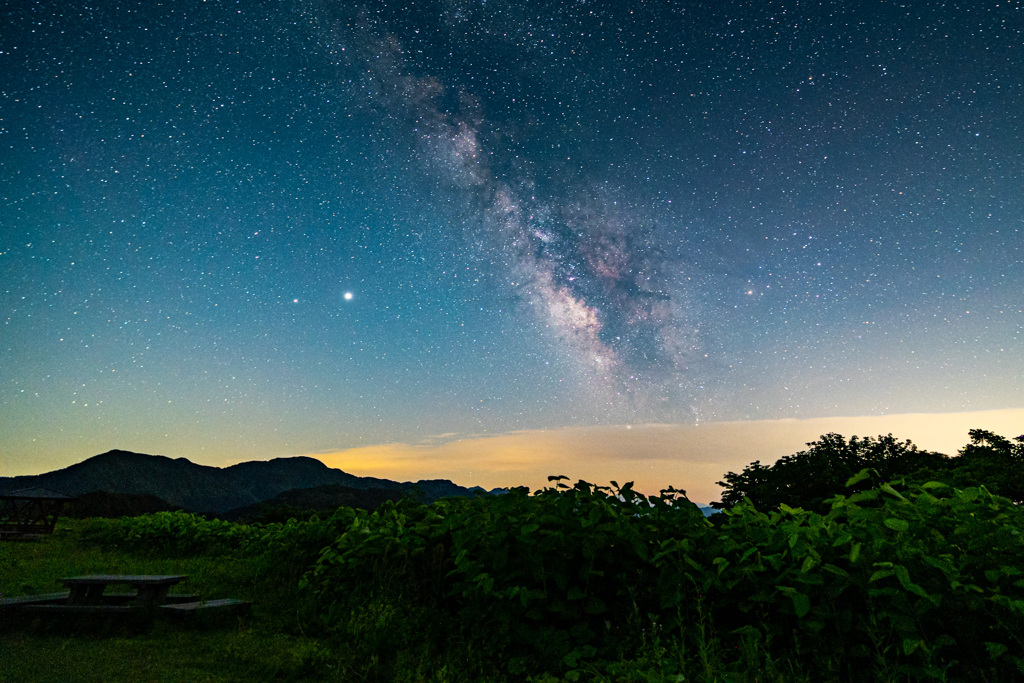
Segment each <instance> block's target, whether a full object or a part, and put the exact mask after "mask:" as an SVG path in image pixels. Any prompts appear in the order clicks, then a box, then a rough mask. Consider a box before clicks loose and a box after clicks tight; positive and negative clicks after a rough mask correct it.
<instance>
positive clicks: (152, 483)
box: [0, 450, 482, 514]
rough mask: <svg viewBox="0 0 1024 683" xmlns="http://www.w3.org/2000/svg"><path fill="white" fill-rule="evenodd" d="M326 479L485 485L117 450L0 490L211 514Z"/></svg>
mask: <svg viewBox="0 0 1024 683" xmlns="http://www.w3.org/2000/svg"><path fill="white" fill-rule="evenodd" d="M331 485H333V486H343V487H346V488H348V489H354V490H368V489H379V490H380V491H381V492H386V493H388V494H393V495H394V496H395V497H401V496H402V495H404V494H406V493H411V494H412V495H415V496H417V497H418V498H419V499H420V500H423V501H424V502H429V501H433V500H437V499H438V498H442V497H446V496H459V495H462V496H468V495H473V494H474V493H475V492H476V491H480V490H482V489H476V488H474V489H467V488H465V487H462V486H458V485H456V484H454V483H452V482H450V481H447V480H423V481H418V482H396V481H391V480H389V479H377V478H374V477H357V476H355V475H353V474H349V473H347V472H343V471H341V470H338V469H333V468H330V467H328V466H327V465H325V464H324V463H322V462H320V461H319V460H316V459H314V458H307V457H294V458H275V459H273V460H267V461H260V460H255V461H249V462H243V463H239V464H237V465H232V466H230V467H223V468H221V467H210V466H207V465H197V464H196V463H194V462H191V461H190V460H187V459H186V458H168V457H166V456H163V455H146V454H143V453H132V452H130V451H121V450H113V451H109V452H107V453H102V454H100V455H96V456H93V457H91V458H89V459H87V460H84V461H82V462H80V463H77V464H74V465H71V466H69V467H65V468H64V469H60V470H54V471H53V472H46V473H44V474H37V475H28V476H20V477H0V493H9V492H11V491H16V490H19V489H25V488H36V487H39V488H45V489H50V490H53V491H58V492H60V493H63V494H66V495H69V496H80V495H83V494H86V493H92V492H95V491H103V492H108V493H117V494H131V495H147V496H155V497H156V498H159V499H161V500H163V501H166V502H167V503H169V504H170V505H172V506H174V507H180V508H182V509H185V510H188V511H192V512H209V513H214V514H220V513H224V512H226V511H228V510H233V509H235V508H243V507H247V506H252V505H256V504H258V503H262V502H264V501H268V500H270V499H272V498H274V497H275V496H278V495H280V494H282V493H285V492H286V491H291V490H294V489H311V488H315V487H322V486H331Z"/></svg>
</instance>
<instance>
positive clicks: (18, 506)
mask: <svg viewBox="0 0 1024 683" xmlns="http://www.w3.org/2000/svg"><path fill="white" fill-rule="evenodd" d="M71 500H72V499H71V497H70V496H65V495H64V494H63V493H57V492H56V491H51V490H49V489H41V488H35V489H21V490H19V491H10V492H8V493H2V494H0V540H3V539H8V538H33V537H36V536H43V535H45V534H52V533H53V528H54V527H55V526H56V525H57V519H58V518H59V517H60V514H61V513H62V512H63V511H64V506H65V505H66V504H67V503H69V502H70V501H71Z"/></svg>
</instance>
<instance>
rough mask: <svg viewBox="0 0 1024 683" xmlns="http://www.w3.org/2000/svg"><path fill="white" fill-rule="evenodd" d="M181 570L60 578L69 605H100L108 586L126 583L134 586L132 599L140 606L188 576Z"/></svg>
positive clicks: (152, 603) (157, 599)
mask: <svg viewBox="0 0 1024 683" xmlns="http://www.w3.org/2000/svg"><path fill="white" fill-rule="evenodd" d="M187 578H188V576H184V575H180V574H169V575H155V576H154V575H148V574H89V575H87V576H71V577H67V578H64V579H61V583H63V584H64V586H65V587H67V588H68V589H69V591H70V593H69V594H68V601H67V604H68V605H101V604H103V603H104V593H105V592H106V590H107V586H111V585H127V586H128V587H130V588H133V589H135V600H134V603H135V604H136V605H137V606H139V607H145V608H153V607H156V606H158V605H162V604H163V603H164V601H165V600H166V599H167V592H168V591H169V590H170V588H171V586H173V585H175V584H177V583H180V582H182V581H184V580H185V579H187Z"/></svg>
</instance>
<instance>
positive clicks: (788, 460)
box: [712, 433, 949, 510]
mask: <svg viewBox="0 0 1024 683" xmlns="http://www.w3.org/2000/svg"><path fill="white" fill-rule="evenodd" d="M807 446H808V447H809V448H808V449H807V450H806V451H800V452H799V453H796V454H795V455H788V456H785V457H783V458H780V459H779V460H778V461H777V462H776V463H775V464H774V465H770V466H768V467H766V466H764V465H762V464H761V462H760V461H755V462H753V463H751V464H749V465H747V466H746V467H745V468H743V471H742V472H740V473H739V474H736V473H735V472H728V473H726V474H725V476H724V481H720V482H718V484H719V486H722V487H724V488H725V491H724V492H723V494H722V500H721V502H719V503H712V505H713V506H714V507H717V508H727V507H731V506H732V505H735V504H736V503H739V502H740V501H741V500H743V499H744V498H749V499H750V500H751V501H752V502H753V503H754V505H755V506H756V507H758V508H760V509H771V508H775V507H778V506H779V505H780V504H782V503H785V504H787V505H789V506H791V507H802V508H806V509H812V510H824V509H825V508H826V506H825V504H824V503H825V501H826V500H828V499H829V498H831V497H832V496H834V495H836V494H838V493H846V492H847V488H846V482H847V480H848V479H849V478H850V477H852V476H853V475H854V474H856V473H858V472H860V471H861V470H862V469H864V468H870V469H871V470H873V471H874V474H875V477H876V479H877V480H880V481H886V480H889V479H892V478H894V477H896V476H901V475H909V474H912V473H914V472H916V471H918V470H921V469H922V468H927V469H928V470H935V471H942V470H944V469H945V468H946V466H947V463H948V461H949V457H948V456H946V455H943V454H941V453H933V452H930V451H922V450H918V448H917V446H915V445H914V444H913V443H911V442H910V441H899V440H897V439H896V438H894V437H893V435H892V434H889V435H887V436H879V437H877V438H872V437H866V438H863V439H861V438H858V437H856V436H854V437H852V438H850V440H849V441H847V440H846V439H845V438H844V437H843V436H842V435H840V434H834V433H830V434H825V435H823V436H822V437H821V438H820V439H819V440H818V441H812V442H810V443H808V444H807Z"/></svg>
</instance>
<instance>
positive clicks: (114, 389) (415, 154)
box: [0, 0, 1024, 472]
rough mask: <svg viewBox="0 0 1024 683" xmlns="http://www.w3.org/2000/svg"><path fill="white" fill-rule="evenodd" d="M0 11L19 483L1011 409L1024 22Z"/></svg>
mask: <svg viewBox="0 0 1024 683" xmlns="http://www.w3.org/2000/svg"><path fill="white" fill-rule="evenodd" d="M629 4H634V5H636V6H634V7H632V8H630V7H628V5H629ZM0 11H2V16H0V25H2V29H0V282H2V284H0V305H2V308H0V320H2V326H0V354H2V360H0V414H2V417H0V431H2V433H3V438H2V441H3V442H4V445H3V451H2V454H3V459H4V461H5V463H4V465H5V469H7V468H9V469H10V471H12V472H15V470H17V471H18V472H21V471H31V470H39V469H46V468H48V467H49V466H50V465H52V464H53V463H54V462H57V461H58V460H59V461H61V462H63V463H64V464H66V462H71V461H74V460H78V459H81V458H83V457H86V456H88V455H92V454H94V453H96V452H99V451H100V450H106V449H107V448H114V447H121V448H129V449H134V450H148V451H149V452H166V453H170V454H174V455H188V456H190V457H191V456H197V455H200V454H202V456H201V457H206V458H208V459H210V460H211V461H214V460H217V459H218V458H224V459H231V458H236V459H237V458H241V457H244V456H251V457H271V456H275V455H289V454H295V453H300V452H316V451H325V450H330V449H344V448H347V447H351V446H356V445H367V444H375V443H384V442H389V441H406V442H416V441H418V440H421V439H425V438H427V437H431V436H435V435H439V434H444V435H448V438H450V437H451V436H452V435H470V434H500V433H505V432H509V431H513V430H524V429H557V428H562V427H567V426H587V425H598V424H623V425H625V424H641V423H683V424H692V423H694V422H716V421H730V420H751V419H779V418H816V417H829V416H856V415H879V414H884V413H910V412H959V411H973V410H992V409H1000V408H1015V407H1021V406H1024V382H1022V381H1021V380H1022V377H1024V343H1022V342H1024V339H1022V336H1024V334H1022V330H1024V312H1022V310H1024V296H1022V294H1021V292H1024V107H1022V106H1021V104H1020V103H1021V102H1022V101H1024V88H1022V84H1024V48H1022V46H1024V31H1022V27H1024V10H1022V8H1021V5H1020V4H1019V3H1012V2H1003V3H993V2H984V3H983V2H960V3H957V2H950V3H944V4H940V3H925V2H911V3H896V2H883V1H875V2H858V3H841V2H759V3H749V2H732V1H728V0H727V1H725V2H714V3H689V2H680V3H670V2H664V3H660V2H659V3H643V4H641V3H612V2H593V1H586V0H578V1H576V2H510V1H506V0H486V1H483V2H480V1H478V2H461V1H459V0H449V1H444V2H421V3H411V2H410V3H400V2H394V3H373V2H367V3H363V4H361V5H360V4H356V3H347V2H333V3H332V2H294V3H290V2H226V1H209V2H198V1H196V2H192V1H189V2H166V3H156V2H113V1H102V2H98V3H92V4H89V5H86V4H82V3H74V2H71V3H68V2H56V1H48V2H32V1H29V0H18V1H16V2H12V3H8V4H6V5H5V6H4V8H3V9H2V10H0ZM346 292H350V293H351V294H352V297H351V299H348V300H346V299H345V298H344V294H345V293H346ZM61 459H63V460H61ZM36 463H39V464H38V466H36ZM44 465H45V466H44Z"/></svg>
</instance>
